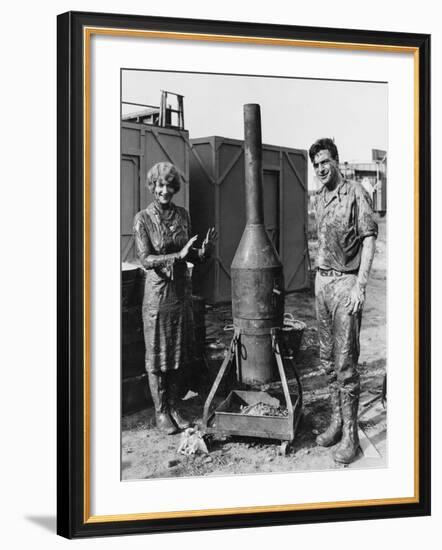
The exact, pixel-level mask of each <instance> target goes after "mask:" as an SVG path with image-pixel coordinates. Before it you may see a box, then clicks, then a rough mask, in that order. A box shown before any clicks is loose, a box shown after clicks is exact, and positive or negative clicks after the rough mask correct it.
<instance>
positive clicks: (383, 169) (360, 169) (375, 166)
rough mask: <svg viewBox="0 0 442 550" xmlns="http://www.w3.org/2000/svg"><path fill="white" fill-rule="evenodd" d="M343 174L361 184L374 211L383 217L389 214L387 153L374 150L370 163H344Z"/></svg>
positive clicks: (342, 166) (341, 165) (342, 165)
mask: <svg viewBox="0 0 442 550" xmlns="http://www.w3.org/2000/svg"><path fill="white" fill-rule="evenodd" d="M340 169H341V172H342V173H343V174H344V176H345V177H346V178H349V179H352V180H354V181H357V182H359V183H361V184H362V185H363V186H364V187H365V189H366V190H367V192H368V193H369V195H370V197H371V199H372V202H373V210H374V211H375V212H377V213H378V214H380V215H381V216H382V215H384V214H386V212H387V152H386V151H382V150H380V149H372V160H371V161H370V162H343V163H341V164H340Z"/></svg>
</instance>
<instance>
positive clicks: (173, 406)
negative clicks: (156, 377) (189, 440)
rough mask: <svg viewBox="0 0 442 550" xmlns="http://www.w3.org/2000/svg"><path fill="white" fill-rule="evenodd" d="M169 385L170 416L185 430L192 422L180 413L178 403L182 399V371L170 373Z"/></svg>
mask: <svg viewBox="0 0 442 550" xmlns="http://www.w3.org/2000/svg"><path fill="white" fill-rule="evenodd" d="M167 376H168V379H167V385H168V388H167V389H168V396H167V397H168V402H169V411H170V416H171V417H172V419H173V421H174V422H175V424H176V425H177V426H178V428H179V429H180V430H185V429H186V428H188V427H189V426H190V422H189V421H188V420H185V419H184V418H183V417H182V416H181V415H180V413H179V411H178V408H177V404H178V401H179V400H180V395H181V385H180V378H181V376H180V373H179V371H173V372H169V373H168V375H167Z"/></svg>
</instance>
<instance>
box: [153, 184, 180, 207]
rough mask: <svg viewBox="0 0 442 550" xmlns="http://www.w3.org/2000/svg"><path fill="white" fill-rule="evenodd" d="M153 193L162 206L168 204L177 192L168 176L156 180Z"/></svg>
mask: <svg viewBox="0 0 442 550" xmlns="http://www.w3.org/2000/svg"><path fill="white" fill-rule="evenodd" d="M153 194H154V196H155V199H156V200H157V202H158V203H159V204H160V205H161V206H167V205H168V204H170V201H171V200H172V197H173V195H174V194H175V187H174V185H173V183H171V182H169V181H167V179H166V178H158V179H157V181H156V182H155V189H154V191H153Z"/></svg>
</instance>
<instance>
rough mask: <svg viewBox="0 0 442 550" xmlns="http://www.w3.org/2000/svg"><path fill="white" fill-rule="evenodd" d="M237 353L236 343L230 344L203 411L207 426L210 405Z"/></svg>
mask: <svg viewBox="0 0 442 550" xmlns="http://www.w3.org/2000/svg"><path fill="white" fill-rule="evenodd" d="M234 353H235V345H233V341H232V345H231V346H230V349H229V353H228V354H227V355H226V356H225V357H224V361H223V363H222V365H221V367H220V369H219V371H218V374H217V376H216V378H215V382H214V383H213V386H212V388H211V390H210V393H209V395H208V397H207V399H206V402H205V403H204V412H203V426H204V427H205V428H207V427H208V422H209V412H210V405H211V404H212V401H213V398H214V397H215V394H216V392H217V390H218V387H219V385H220V383H221V380H222V379H223V377H224V375H225V374H226V372H227V370H228V369H229V367H230V366H231V364H232V359H233V357H234Z"/></svg>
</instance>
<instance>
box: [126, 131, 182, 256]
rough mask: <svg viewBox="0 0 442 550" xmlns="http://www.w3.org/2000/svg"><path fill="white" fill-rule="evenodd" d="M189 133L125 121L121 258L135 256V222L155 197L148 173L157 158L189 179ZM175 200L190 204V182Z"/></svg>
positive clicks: (180, 203) (178, 202)
mask: <svg viewBox="0 0 442 550" xmlns="http://www.w3.org/2000/svg"><path fill="white" fill-rule="evenodd" d="M189 148H190V144H189V133H188V132H187V131H186V130H174V129H169V128H160V127H156V126H149V125H147V124H136V123H132V122H122V124H121V259H122V261H129V262H130V261H131V260H133V259H134V246H133V236H132V222H133V219H134V216H135V214H136V213H137V212H139V211H140V210H141V209H143V208H146V206H147V205H148V204H149V203H150V202H151V201H152V196H151V194H150V193H149V192H148V191H147V189H146V185H145V182H146V174H147V172H148V171H149V170H150V168H151V167H152V166H153V165H154V164H156V163H157V162H172V163H173V164H175V166H176V167H177V168H179V169H180V170H181V172H182V173H183V175H184V178H185V180H186V182H188V181H189ZM174 202H175V204H178V205H179V206H184V207H185V208H187V209H188V208H189V189H188V184H187V183H186V185H184V186H183V187H182V188H181V189H180V191H179V193H178V194H177V195H175V196H174Z"/></svg>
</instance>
